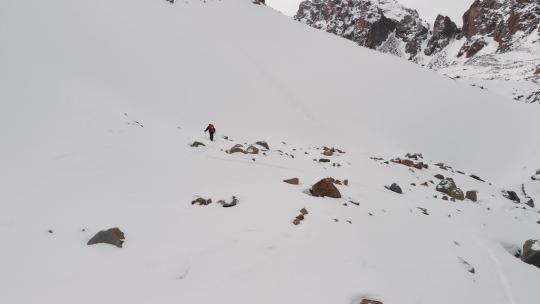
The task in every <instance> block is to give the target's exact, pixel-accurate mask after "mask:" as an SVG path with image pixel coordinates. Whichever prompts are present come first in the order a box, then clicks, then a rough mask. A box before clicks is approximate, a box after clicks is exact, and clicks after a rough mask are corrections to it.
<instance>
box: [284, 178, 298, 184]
mask: <svg viewBox="0 0 540 304" xmlns="http://www.w3.org/2000/svg"><path fill="white" fill-rule="evenodd" d="M284 182H286V183H287V184H291V185H298V184H300V180H299V179H298V178H297V177H295V178H291V179H286V180H284Z"/></svg>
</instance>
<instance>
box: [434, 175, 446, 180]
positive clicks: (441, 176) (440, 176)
mask: <svg viewBox="0 0 540 304" xmlns="http://www.w3.org/2000/svg"><path fill="white" fill-rule="evenodd" d="M435 178H437V179H444V175H442V174H436V175H435Z"/></svg>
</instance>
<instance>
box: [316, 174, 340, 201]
mask: <svg viewBox="0 0 540 304" xmlns="http://www.w3.org/2000/svg"><path fill="white" fill-rule="evenodd" d="M310 192H311V195H313V196H316V197H332V198H341V193H340V192H339V190H338V189H337V188H336V186H335V185H334V179H333V178H325V179H322V180H320V181H319V182H317V183H316V184H315V185H313V187H311V190H310Z"/></svg>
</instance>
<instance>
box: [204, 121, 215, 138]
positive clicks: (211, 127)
mask: <svg viewBox="0 0 540 304" xmlns="http://www.w3.org/2000/svg"><path fill="white" fill-rule="evenodd" d="M204 132H208V133H210V140H211V141H214V133H216V128H215V127H214V125H213V124H209V125H208V127H206V130H204Z"/></svg>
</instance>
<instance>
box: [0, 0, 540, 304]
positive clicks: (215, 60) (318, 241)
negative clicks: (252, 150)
mask: <svg viewBox="0 0 540 304" xmlns="http://www.w3.org/2000/svg"><path fill="white" fill-rule="evenodd" d="M0 23H1V26H0V38H1V40H2V41H4V42H5V43H3V44H2V47H1V48H0V66H2V67H3V68H2V69H1V70H0V100H2V105H3V108H4V109H6V110H5V111H2V112H1V114H0V115H1V117H0V118H1V119H0V127H1V128H0V137H1V138H2V139H3V149H2V150H1V151H0V167H1V168H2V172H3V174H2V175H0V184H1V185H3V187H2V189H1V191H0V239H2V242H3V249H2V251H0V269H2V272H1V273H0V284H1V285H2V286H3V287H4V288H3V292H2V293H1V294H0V302H2V303H34V302H47V303H48V302H54V303H74V302H77V303H96V302H105V303H113V302H130V303H147V302H159V303H178V302H189V303H213V302H218V301H219V302H225V303H230V302H237V303H251V302H253V301H257V302H261V303H277V302H301V303H330V302H341V303H351V302H353V303H354V302H355V301H356V300H358V299H359V298H361V297H375V298H379V299H382V300H383V301H384V302H385V303H386V304H388V303H417V302H418V301H426V302H437V303H456V302H462V303H475V302H479V301H480V302H494V303H495V302H502V301H511V300H515V302H519V303H533V302H535V298H534V297H535V295H534V294H533V293H532V292H531V290H534V286H535V284H536V282H537V281H538V279H539V278H540V277H539V276H540V273H539V272H538V269H536V268H534V267H533V266H530V265H527V264H524V263H522V262H520V261H519V260H518V259H515V258H514V257H513V256H512V255H510V254H509V253H508V252H507V250H505V247H504V246H506V247H511V248H513V247H515V246H520V245H521V244H522V243H523V241H524V240H526V239H527V238H538V236H539V232H540V231H539V225H537V224H536V221H537V220H538V213H537V210H538V209H535V208H531V207H528V206H525V205H523V204H519V205H518V204H515V203H514V202H511V201H510V200H507V199H505V198H503V197H502V195H501V194H500V191H501V190H502V189H507V190H510V189H514V190H517V189H518V187H519V185H521V183H523V181H524V179H525V178H527V179H530V176H531V174H533V173H534V171H535V170H536V169H538V168H536V167H533V166H534V165H535V164H538V161H539V160H540V159H539V153H538V147H539V144H540V140H539V139H538V137H537V136H536V134H535V127H536V126H537V117H538V114H539V113H538V112H537V111H536V110H535V109H531V108H530V107H527V106H526V105H522V104H511V103H508V102H507V101H506V100H504V99H501V98H499V97H497V96H496V95H492V94H490V93H489V92H485V91H480V90H476V89H474V88H470V87H468V86H464V85H462V84H460V83H458V82H455V81H453V80H450V79H448V78H446V77H442V76H440V75H437V74H435V73H432V72H430V71H426V70H423V69H421V68H419V67H418V66H416V65H414V64H412V63H408V62H404V61H403V60H400V59H399V58H396V57H392V56H388V55H384V54H379V53H377V52H374V51H371V50H368V49H359V48H357V47H356V46H355V45H354V44H352V43H350V42H348V41H345V40H343V39H338V38H336V37H333V36H330V35H327V34H325V33H322V32H320V31H315V30H313V29H310V28H308V27H306V26H304V25H302V24H299V23H297V22H294V21H292V20H289V19H288V18H286V17H283V16H281V15H280V14H278V13H276V12H274V11H272V10H271V9H268V8H266V7H264V6H258V5H252V4H251V1H243V0H227V1H225V0H223V1H207V3H201V2H199V1H186V2H182V3H179V2H176V3H175V4H170V3H168V2H166V1H153V0H129V1H128V0H115V1H110V0H95V1H83V0H69V1H68V0H52V1H47V3H44V2H43V1H37V0H29V1H11V0H10V1H3V2H1V3H0ZM284 48H286V50H287V56H282V55H279V54H283V49H284ZM426 84H427V85H426ZM426 87H427V88H429V89H426ZM351 88H354V89H351ZM487 108H489V114H488V115H486V112H487V111H486V109H487ZM505 121H510V122H511V123H508V124H504V123H501V122H505ZM209 122H213V123H214V124H215V125H216V126H217V128H218V135H219V136H218V137H219V139H218V141H217V142H214V143H212V142H209V141H207V140H205V139H204V137H203V133H202V130H204V128H205V126H206V124H207V123H209ZM223 135H227V136H229V137H230V138H232V141H229V140H226V139H224V138H222V136H223ZM194 140H198V141H202V142H204V143H205V144H206V147H201V148H197V149H194V148H191V147H189V144H190V143H192V142H193V141H194ZM256 140H266V141H268V142H269V144H270V147H271V150H270V151H267V152H266V155H263V154H262V153H260V154H258V155H244V154H227V153H225V152H224V151H223V150H226V149H229V148H230V147H231V146H233V144H237V143H240V144H242V143H244V142H246V143H252V142H254V141H256ZM323 145H327V146H336V147H340V148H341V149H343V150H344V151H345V152H346V153H345V154H337V155H334V156H332V157H329V158H330V159H331V163H339V164H340V166H339V167H338V166H336V167H334V166H332V165H329V164H323V163H319V162H314V161H313V159H319V158H323V157H325V156H323V155H321V150H317V149H316V148H314V147H315V146H316V147H321V146H323ZM406 152H422V153H423V154H424V156H425V158H426V163H429V165H430V168H429V169H428V170H413V169H410V168H407V167H405V166H401V165H397V164H393V163H389V164H385V163H384V162H382V163H381V162H378V161H374V160H372V159H369V157H372V156H381V157H384V158H385V159H389V158H393V157H398V156H403V154H405V153H406ZM305 153H308V154H305ZM290 155H294V158H293V157H292V156H290ZM253 159H254V160H253ZM429 159H432V160H433V161H429ZM436 162H445V163H447V164H451V165H452V166H454V167H455V168H457V169H461V170H466V171H467V173H468V174H473V173H474V174H478V175H480V176H482V177H483V178H485V179H486V180H488V181H489V182H490V183H491V185H489V184H488V183H481V182H479V181H477V180H474V179H472V178H469V177H468V176H467V175H462V174H459V173H457V171H456V172H452V171H447V170H443V169H439V168H437V166H435V163H436ZM457 169H456V170H457ZM436 173H442V174H444V175H445V176H452V177H453V178H454V179H455V180H456V183H458V185H460V187H462V188H463V189H466V190H478V191H479V202H478V203H477V204H474V203H472V202H470V201H465V202H448V201H443V200H442V199H441V197H442V194H440V193H438V192H436V191H435V185H434V184H431V183H430V184H429V186H428V187H426V188H423V186H422V187H420V186H419V184H420V183H421V182H423V181H429V180H435V179H434V178H433V175H434V174H436ZM328 176H333V177H335V178H339V179H348V180H349V181H350V183H349V186H339V189H340V191H341V192H342V194H343V199H340V200H334V199H329V198H324V199H323V198H315V197H312V196H310V195H307V194H306V193H305V192H306V190H307V189H308V188H309V187H310V185H311V184H313V183H315V182H317V181H318V180H320V179H322V178H325V177H328ZM291 177H299V178H300V179H301V185H299V186H297V187H294V186H290V185H287V184H285V183H283V182H282V180H283V179H285V178H291ZM392 182H398V183H400V184H401V185H402V187H403V189H404V192H405V194H403V195H401V196H400V195H397V194H394V193H392V192H390V191H388V190H386V189H385V188H384V186H385V185H389V184H391V183H392ZM411 183H416V184H417V185H418V186H412V185H410V184H411ZM527 187H529V186H528V185H527ZM532 187H533V186H531V189H536V188H532ZM527 189H529V188H527ZM529 194H530V195H532V196H533V197H534V198H537V197H538V196H539V193H537V192H531V191H529ZM199 195H200V196H203V197H205V198H212V199H213V200H214V201H216V200H218V199H227V200H230V198H231V196H233V195H234V196H237V197H238V199H239V200H240V202H239V204H238V206H236V207H233V208H222V207H221V206H219V205H217V204H215V203H214V204H211V205H209V206H193V205H191V201H192V200H193V199H195V198H196V197H197V196H199ZM435 195H437V198H436V199H435V198H434V196H435ZM349 200H352V201H354V202H358V203H359V206H357V205H356V204H353V203H349V202H348V201H349ZM344 204H345V205H344ZM418 207H421V208H427V209H428V213H429V214H430V215H424V214H423V213H422V212H421V211H420V209H417V208H418ZM301 208H307V209H308V210H309V215H308V216H307V218H306V220H305V221H304V222H303V223H302V224H301V225H299V226H293V225H292V224H291V221H292V219H293V218H294V217H295V216H296V215H297V214H298V212H299V210H300V209H301ZM522 208H525V209H522ZM336 219H337V220H338V221H337V222H336V221H335V220H336ZM347 221H350V222H351V223H349V222H347ZM115 226H119V227H120V228H121V229H122V230H123V231H124V232H125V233H126V242H125V246H124V248H122V249H118V248H114V247H107V246H104V245H97V246H86V242H87V241H88V239H90V237H92V235H93V234H94V233H96V232H97V231H99V230H102V229H106V228H110V227H115ZM48 230H51V233H49V232H48ZM456 243H458V244H459V245H456ZM501 244H503V245H504V246H502V245H501ZM462 260H464V261H467V262H468V263H470V264H471V265H473V266H474V267H475V268H476V273H475V274H472V273H470V272H468V269H467V268H466V267H465V266H464V265H465V264H463V262H462ZM434 277H437V278H440V280H433V278H434ZM514 282H519V284H517V283H514ZM209 291H210V292H209ZM104 299H105V300H104ZM356 302H358V301H356Z"/></svg>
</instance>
